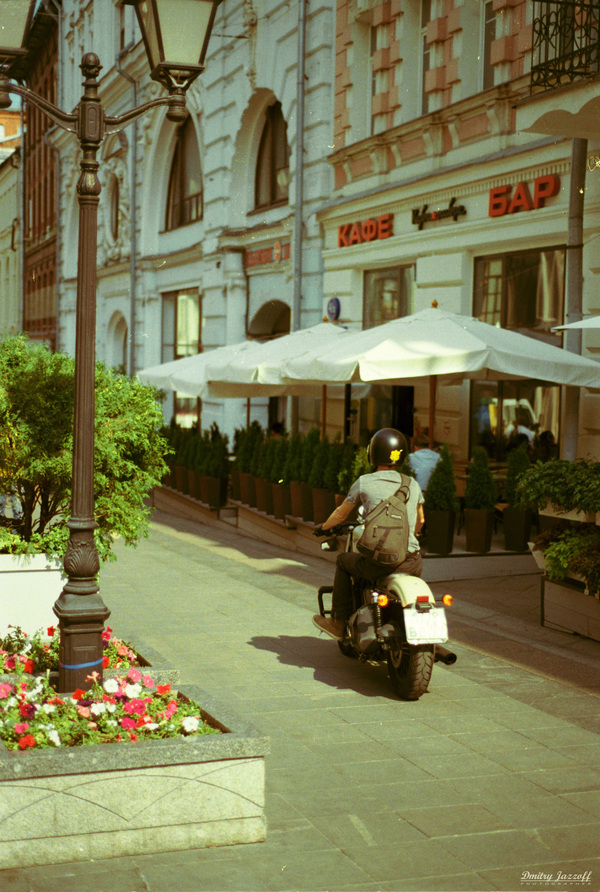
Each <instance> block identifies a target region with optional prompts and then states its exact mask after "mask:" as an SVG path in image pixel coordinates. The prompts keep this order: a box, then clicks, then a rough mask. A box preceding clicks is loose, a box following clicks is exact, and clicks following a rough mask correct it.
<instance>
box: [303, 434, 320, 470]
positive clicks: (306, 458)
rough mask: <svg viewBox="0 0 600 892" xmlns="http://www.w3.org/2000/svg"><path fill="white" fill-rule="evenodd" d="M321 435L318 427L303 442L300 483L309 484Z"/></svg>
mask: <svg viewBox="0 0 600 892" xmlns="http://www.w3.org/2000/svg"><path fill="white" fill-rule="evenodd" d="M320 439H321V435H320V433H319V429H318V428H317V427H313V428H311V429H310V430H309V432H308V433H307V434H306V436H305V437H304V439H303V441H302V460H301V464H300V482H301V483H309V479H308V478H309V477H310V474H311V471H312V466H313V461H314V457H315V449H316V448H317V445H318V444H319V442H320Z"/></svg>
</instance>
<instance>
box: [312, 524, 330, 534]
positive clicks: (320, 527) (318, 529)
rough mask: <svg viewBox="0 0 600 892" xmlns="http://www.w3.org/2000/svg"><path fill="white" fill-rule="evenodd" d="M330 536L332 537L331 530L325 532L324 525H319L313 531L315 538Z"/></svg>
mask: <svg viewBox="0 0 600 892" xmlns="http://www.w3.org/2000/svg"><path fill="white" fill-rule="evenodd" d="M329 535H331V530H324V529H323V524H322V523H318V524H317V525H316V527H315V528H314V530H313V536H329Z"/></svg>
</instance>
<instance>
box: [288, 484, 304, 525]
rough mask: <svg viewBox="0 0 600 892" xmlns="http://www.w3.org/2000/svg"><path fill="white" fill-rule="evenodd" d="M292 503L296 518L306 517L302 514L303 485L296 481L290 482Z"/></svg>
mask: <svg viewBox="0 0 600 892" xmlns="http://www.w3.org/2000/svg"><path fill="white" fill-rule="evenodd" d="M290 501H291V503H292V514H293V516H294V517H304V515H303V514H302V511H303V503H302V484H301V483H297V482H296V481H295V480H291V481H290Z"/></svg>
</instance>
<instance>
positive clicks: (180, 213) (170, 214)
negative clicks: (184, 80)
mask: <svg viewBox="0 0 600 892" xmlns="http://www.w3.org/2000/svg"><path fill="white" fill-rule="evenodd" d="M202 210H203V209H202V168H201V166H200V153H199V151H198V140H197V139H196V131H195V129H194V124H193V122H192V119H191V118H187V120H186V121H185V122H184V123H183V124H182V125H181V127H179V128H178V130H177V140H176V144H175V152H174V154H173V163H172V165H171V175H170V177H169V191H168V194H167V219H166V223H165V228H166V229H167V230H170V229H178V228H179V227H180V226H185V225H186V224H187V223H195V222H196V221H197V220H201V219H202Z"/></svg>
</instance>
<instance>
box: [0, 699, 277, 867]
mask: <svg viewBox="0 0 600 892" xmlns="http://www.w3.org/2000/svg"><path fill="white" fill-rule="evenodd" d="M182 693H183V694H185V695H186V696H188V697H189V698H191V699H193V700H195V701H197V702H198V703H199V704H200V705H201V707H202V710H201V713H202V718H203V719H204V720H205V721H206V722H207V723H209V724H212V725H213V726H214V727H218V728H220V729H221V730H223V731H224V732H225V733H223V734H214V735H208V736H206V737H182V738H174V739H172V740H148V741H144V742H143V743H124V742H123V743H114V744H99V745H94V746H82V747H68V748H64V749H61V748H58V749H51V750H50V749H44V750H37V751H36V750H34V749H31V750H27V751H26V752H10V753H9V752H7V750H6V749H5V748H4V746H3V744H1V743H0V801H1V802H3V803H4V804H5V807H4V808H3V809H2V811H1V813H0V869H8V868H14V867H16V866H18V867H27V866H31V865H42V864H56V863H60V862H65V861H67V862H70V861H94V860H96V859H99V858H116V857H120V856H124V855H144V854H151V853H154V852H166V851H179V850H188V849H197V848H204V847H208V846H220V845H233V844H238V843H250V842H260V841H262V840H264V839H265V837H266V823H265V815H264V788H265V765H264V761H265V755H266V754H267V753H268V750H269V746H268V739H267V738H264V737H261V735H260V734H259V732H257V731H256V730H255V729H254V728H252V727H251V726H250V725H248V724H246V723H244V722H241V721H240V720H239V719H237V718H235V717H234V716H232V715H230V714H229V713H228V711H227V710H226V709H225V708H223V707H222V706H220V705H218V704H216V703H214V702H211V698H209V697H208V696H207V695H206V694H205V693H204V692H203V691H201V690H199V689H197V688H191V687H190V688H187V687H186V688H184V689H182Z"/></svg>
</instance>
